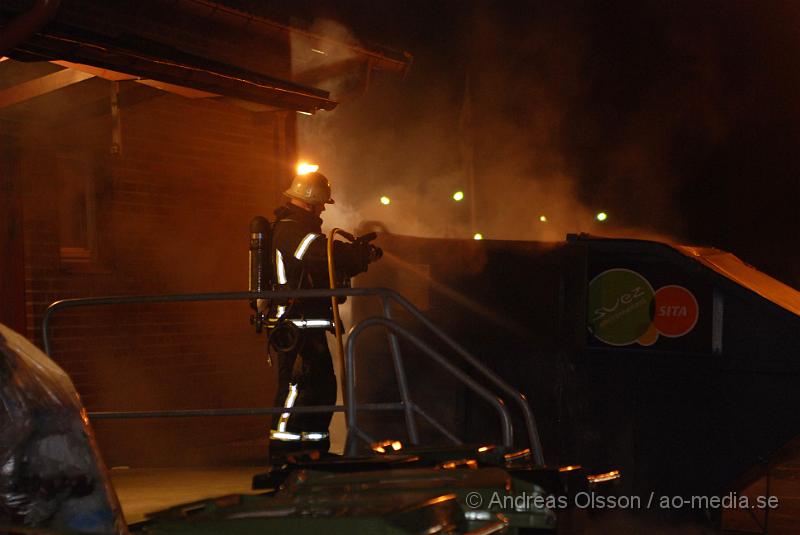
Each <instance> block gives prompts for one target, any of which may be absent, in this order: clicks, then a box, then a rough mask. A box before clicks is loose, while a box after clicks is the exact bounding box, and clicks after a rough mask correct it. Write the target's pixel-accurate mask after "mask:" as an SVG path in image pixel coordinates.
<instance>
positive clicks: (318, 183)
mask: <svg viewBox="0 0 800 535" xmlns="http://www.w3.org/2000/svg"><path fill="white" fill-rule="evenodd" d="M284 195H286V196H287V197H288V198H289V199H288V201H287V203H286V204H285V205H284V206H281V207H280V208H278V209H277V210H276V211H275V216H276V219H275V225H274V229H273V237H272V251H271V252H272V260H273V262H274V263H275V265H274V267H275V277H276V282H277V283H278V288H279V289H309V288H329V287H330V278H329V273H328V255H327V238H326V237H325V236H324V235H323V234H322V233H321V228H322V219H321V218H320V215H321V214H322V212H323V211H325V205H326V204H333V202H334V201H333V199H332V198H331V187H330V183H329V182H328V179H327V178H326V177H325V175H323V174H322V173H317V172H314V173H308V174H303V175H297V176H296V177H294V180H293V181H292V184H291V186H290V187H289V189H288V190H286V191H285V192H284ZM376 251H379V250H378V249H377V248H376V247H374V246H372V245H370V244H369V243H362V242H355V243H344V242H341V241H338V240H337V241H336V242H334V249H333V256H334V265H335V267H336V270H337V274H338V277H341V278H342V279H349V277H352V276H355V275H357V274H359V273H362V272H364V271H366V270H367V265H368V264H369V263H370V261H371V260H374V259H376V258H377V257H379V256H377V257H376V255H375V252H376ZM273 308H274V311H273V314H272V317H270V318H269V320H270V321H271V322H272V323H273V325H278V328H277V329H276V330H275V331H274V336H278V337H281V338H284V339H285V338H286V333H285V332H284V333H283V335H281V334H280V331H281V328H280V326H281V325H283V326H285V328H284V329H283V330H287V329H288V330H289V331H290V334H291V336H288V338H289V339H290V342H288V343H286V341H285V340H284V341H283V346H284V347H283V348H281V347H278V351H277V353H278V355H277V356H278V393H277V397H276V401H275V404H276V406H283V407H299V406H308V405H335V404H336V377H335V375H334V373H333V363H332V360H331V354H330V351H329V350H328V343H327V339H326V335H325V333H326V331H328V330H332V328H333V325H332V316H331V312H332V311H331V300H330V299H329V298H321V299H302V300H291V301H288V302H285V303H283V304H279V305H277V306H274V307H273ZM276 322H277V323H276ZM298 326H299V328H298ZM331 417H332V413H298V414H290V413H283V414H281V416H280V418H279V419H278V420H277V421H276V422H275V423H274V424H273V428H272V429H271V430H270V455H271V456H272V457H273V459H275V460H277V459H281V458H282V457H283V455H285V454H286V453H289V452H293V451H303V450H318V451H322V452H325V451H328V449H329V447H330V439H329V435H328V426H329V424H330V422H331Z"/></svg>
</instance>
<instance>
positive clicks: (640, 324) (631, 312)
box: [587, 268, 655, 346]
mask: <svg viewBox="0 0 800 535" xmlns="http://www.w3.org/2000/svg"><path fill="white" fill-rule="evenodd" d="M654 294H655V292H653V287H652V286H650V283H649V282H648V281H647V279H645V278H644V277H643V276H642V275H640V274H639V273H636V272H635V271H632V270H630V269H622V268H615V269H609V270H607V271H604V272H602V273H600V274H599V275H598V276H596V277H595V278H594V279H592V281H591V282H590V283H589V309H588V311H587V317H588V323H589V330H590V331H591V332H592V334H594V336H595V337H596V338H597V339H598V340H601V341H603V342H605V343H607V344H609V345H613V346H626V345H629V344H632V343H634V342H636V341H637V340H639V338H641V337H642V336H643V335H644V334H645V333H646V332H647V330H648V329H649V328H650V325H651V324H652V317H651V314H652V306H651V304H652V302H653V296H654Z"/></svg>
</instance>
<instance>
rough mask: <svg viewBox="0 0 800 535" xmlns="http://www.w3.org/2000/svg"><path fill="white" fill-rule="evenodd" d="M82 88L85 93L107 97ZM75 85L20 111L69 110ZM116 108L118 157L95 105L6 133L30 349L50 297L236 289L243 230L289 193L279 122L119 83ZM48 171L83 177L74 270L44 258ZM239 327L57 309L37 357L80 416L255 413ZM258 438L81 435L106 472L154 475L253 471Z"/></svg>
mask: <svg viewBox="0 0 800 535" xmlns="http://www.w3.org/2000/svg"><path fill="white" fill-rule="evenodd" d="M89 82H91V84H94V85H95V86H97V95H102V92H103V91H109V90H110V89H109V88H110V83H109V82H105V81H102V80H90V81H89ZM85 84H88V82H83V83H81V84H77V85H76V86H74V87H71V88H66V89H62V90H60V91H59V92H57V95H54V96H53V97H52V98H51V97H50V96H47V97H40V98H39V99H35V100H39V101H40V102H39V103H38V104H36V105H37V106H39V105H40V106H48V99H51V100H52V99H64V98H69V97H70V96H71V95H72V96H74V98H84V99H87V100H91V99H89V98H88V97H85V96H81V95H86V94H87V93H91V92H92V87H93V86H92V85H91V84H89V85H85ZM98 84H100V85H102V87H100V86H99V85H98ZM126 84H127V85H126ZM81 86H83V87H81ZM106 94H107V93H106ZM97 95H95V97H96V96H97ZM101 101H102V97H101ZM70 102H74V99H73V100H71V101H70ZM120 103H121V110H120V120H121V121H120V124H121V152H120V153H119V154H110V150H109V148H110V146H111V139H112V137H111V130H112V125H111V117H110V114H109V113H108V112H107V111H101V112H99V113H98V112H97V111H95V112H91V110H97V106H88V105H82V106H78V107H77V108H76V107H75V106H74V104H73V105H72V107H73V109H74V113H72V114H71V115H69V116H68V117H67V118H64V117H63V116H62V117H61V119H59V121H57V122H56V123H53V122H47V121H45V122H43V123H42V125H39V126H37V127H32V126H30V125H29V126H28V128H26V129H25V132H23V133H20V134H19V137H20V143H19V146H20V152H19V165H18V168H19V169H18V176H17V177H16V178H17V180H18V181H20V182H21V183H22V184H23V185H24V190H23V205H24V210H23V212H24V242H25V243H24V249H25V294H26V305H27V326H28V335H29V336H30V337H31V338H32V339H33V340H34V341H36V342H37V343H38V344H41V332H40V329H41V317H42V313H43V311H44V309H45V307H46V306H47V305H48V304H49V303H50V302H52V301H54V300H57V299H64V298H69V297H83V296H101V295H119V294H162V293H183V292H211V291H238V290H245V289H246V287H247V247H248V232H247V228H248V223H249V220H250V218H251V217H252V216H253V215H256V214H263V215H267V216H270V215H271V212H272V210H273V209H274V207H275V206H276V205H277V204H279V203H280V202H281V200H280V192H281V191H282V189H284V188H285V187H286V186H287V185H288V182H289V180H290V177H291V165H292V164H293V160H294V114H293V113H291V112H270V113H260V114H256V113H252V112H249V111H245V110H243V109H240V108H237V107H235V106H233V105H230V104H226V103H222V102H218V101H213V100H209V99H197V100H192V99H188V98H183V97H180V96H177V95H172V94H168V93H163V92H160V91H157V90H155V89H151V88H145V87H141V86H139V85H138V84H135V83H133V82H123V83H122V84H121V85H120ZM50 104H52V102H50ZM87 106H88V107H87ZM99 109H101V110H102V109H104V108H102V107H101V108H99ZM106 109H107V108H106ZM63 157H67V158H71V159H74V160H77V161H79V162H82V165H84V167H85V168H86V169H90V170H91V171H90V172H91V174H92V187H93V189H94V191H93V193H92V195H93V198H94V200H95V202H96V210H95V213H96V219H95V222H96V229H97V239H96V258H95V259H94V260H93V261H90V262H77V263H76V262H66V261H64V259H63V258H61V255H60V251H59V247H60V243H59V241H60V238H59V230H60V229H59V218H58V217H56V216H55V211H56V209H55V207H56V206H57V205H58V202H59V198H58V195H59V189H58V187H56V183H57V180H58V172H59V171H58V170H59V166H58V159H59V158H63ZM248 317H249V309H248V307H247V304H246V302H244V301H242V302H224V303H193V304H165V305H155V304H153V305H139V306H134V305H131V306H117V307H102V308H96V309H91V310H90V309H80V310H73V311H67V312H65V313H63V314H61V315H59V316H58V317H56V319H55V321H54V323H53V333H54V341H53V352H52V357H53V358H54V360H56V361H57V362H58V363H59V364H60V365H61V366H62V367H64V369H65V370H66V371H67V372H68V373H69V374H70V376H71V377H72V379H73V381H74V383H75V386H76V387H77V389H78V391H79V393H80V394H81V396H82V398H83V401H84V403H85V405H86V407H87V409H88V410H89V411H94V410H133V409H174V408H206V407H248V406H251V407H252V406H266V405H271V403H272V398H273V396H274V383H275V377H274V369H270V368H269V367H268V366H267V364H266V362H265V358H264V341H263V337H258V336H256V335H255V334H254V332H253V330H252V328H251V327H250V325H249V324H248ZM268 425H269V418H268V417H267V418H263V417H262V418H251V417H247V418H241V417H235V418H225V419H206V418H203V419H197V418H192V419H181V420H177V419H172V420H161V421H152V420H138V421H124V422H120V421H116V422H108V421H97V422H95V429H96V431H97V434H98V439H99V441H100V445H101V448H102V449H103V451H104V455H105V457H106V461H107V463H108V464H109V465H112V466H113V465H118V464H125V465H163V464H176V463H181V464H200V463H203V462H206V461H215V462H216V461H220V460H226V461H232V462H233V461H244V460H253V459H256V460H257V459H263V458H264V455H265V453H266V450H265V448H266V440H265V436H266V434H265V432H266V430H267V426H268Z"/></svg>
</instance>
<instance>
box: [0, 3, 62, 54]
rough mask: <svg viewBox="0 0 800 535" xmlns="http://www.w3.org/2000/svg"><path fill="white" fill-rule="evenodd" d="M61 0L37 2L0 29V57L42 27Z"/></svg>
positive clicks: (52, 14) (51, 16) (56, 9)
mask: <svg viewBox="0 0 800 535" xmlns="http://www.w3.org/2000/svg"><path fill="white" fill-rule="evenodd" d="M60 4H61V0H37V1H36V3H35V4H34V5H33V7H31V8H30V9H29V10H28V11H25V12H23V13H22V14H20V15H19V16H17V17H16V18H15V19H13V20H12V21H11V22H9V23H8V24H6V25H5V26H4V27H3V28H2V29H0V55H4V54H5V53H6V52H8V51H9V50H12V49H14V48H16V47H17V46H18V45H19V44H20V43H22V42H23V41H25V40H26V39H27V38H29V37H30V36H31V35H33V34H34V33H36V32H38V31H39V30H41V29H42V27H44V25H45V24H47V23H48V22H50V20H52V18H53V17H54V16H55V14H56V11H58V7H59V5H60Z"/></svg>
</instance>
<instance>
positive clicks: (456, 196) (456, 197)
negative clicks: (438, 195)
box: [453, 191, 464, 202]
mask: <svg viewBox="0 0 800 535" xmlns="http://www.w3.org/2000/svg"><path fill="white" fill-rule="evenodd" d="M463 199H464V192H463V191H457V192H455V193H453V200H454V201H456V202H458V201H461V200H463Z"/></svg>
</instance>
